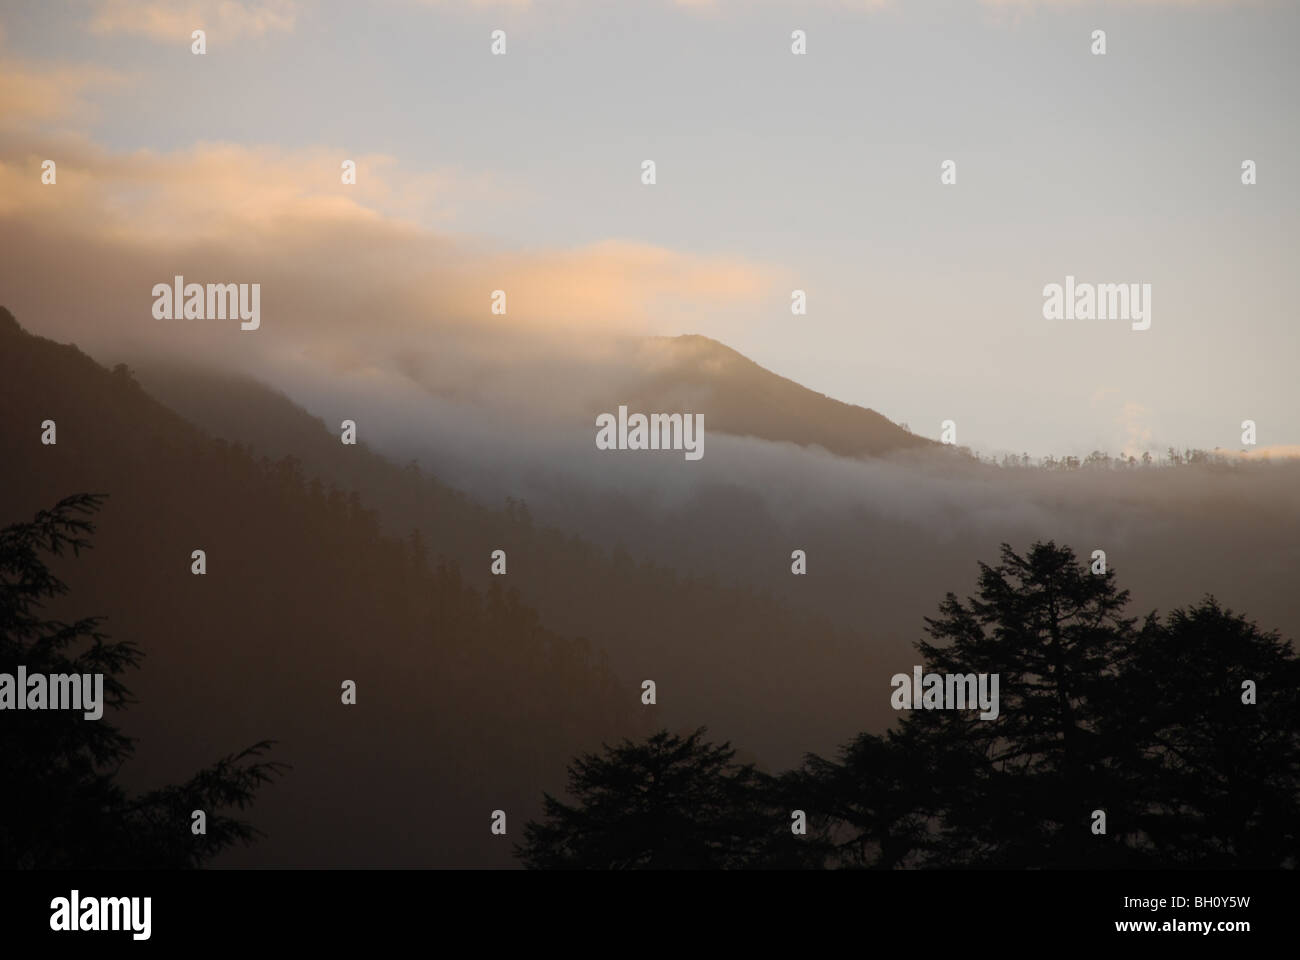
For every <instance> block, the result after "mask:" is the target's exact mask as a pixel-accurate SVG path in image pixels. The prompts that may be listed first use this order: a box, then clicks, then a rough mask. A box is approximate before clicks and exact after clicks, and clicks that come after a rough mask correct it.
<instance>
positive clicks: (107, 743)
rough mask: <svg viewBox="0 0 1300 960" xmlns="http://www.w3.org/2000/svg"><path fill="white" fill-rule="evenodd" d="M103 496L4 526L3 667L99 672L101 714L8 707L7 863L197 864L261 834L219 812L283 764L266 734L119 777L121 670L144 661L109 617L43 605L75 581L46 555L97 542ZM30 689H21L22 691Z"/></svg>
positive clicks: (2, 733) (123, 755)
mask: <svg viewBox="0 0 1300 960" xmlns="http://www.w3.org/2000/svg"><path fill="white" fill-rule="evenodd" d="M103 500H104V498H103V497H102V496H99V495H91V494H80V495H76V496H71V497H67V498H65V499H64V500H61V501H60V502H59V503H58V504H56V505H55V506H54V507H53V508H52V509H50V510H42V511H40V512H39V513H37V515H36V517H35V518H34V519H33V520H32V521H31V522H30V523H17V524H13V525H11V526H9V527H6V528H4V529H3V530H0V673H6V674H9V675H10V676H16V673H17V667H18V666H19V665H22V666H25V667H26V669H27V673H28V675H29V676H30V675H32V674H37V673H40V674H45V675H47V676H48V675H52V674H101V673H102V674H103V678H104V680H103V683H104V688H103V689H104V708H105V714H104V716H103V717H101V718H100V719H98V720H88V719H86V718H85V717H84V715H83V712H79V711H69V710H30V711H29V710H23V711H17V710H5V711H3V712H0V783H3V784H4V787H5V788H4V789H3V790H0V868H4V869H15V868H17V869H76V868H82V869H84V868H106V867H125V868H155V867H161V868H182V867H198V866H202V865H203V864H204V863H206V862H208V861H209V860H210V859H211V858H212V857H213V856H215V855H216V854H217V853H219V852H220V851H221V850H223V849H225V848H227V847H229V846H231V845H233V844H235V843H241V842H242V843H248V842H251V841H252V840H254V839H255V838H256V837H257V836H259V835H260V834H259V833H258V831H257V830H255V829H254V828H253V827H252V826H251V825H250V824H248V823H246V822H245V821H243V820H240V819H236V818H233V817H229V816H226V815H224V814H223V813H222V812H221V811H223V810H230V809H243V808H245V807H246V806H247V805H248V804H249V803H251V802H252V799H253V796H254V793H255V791H256V790H257V788H258V787H259V786H261V785H262V784H264V783H266V782H267V781H269V780H270V779H272V778H273V777H274V776H276V775H278V774H280V773H281V772H283V771H284V770H285V769H287V768H286V767H285V765H284V764H281V763H273V762H265V761H262V760H260V759H258V758H259V757H260V756H261V755H263V754H264V753H265V752H266V751H267V750H268V749H269V748H270V746H271V743H270V741H262V742H260V743H256V744H254V745H253V746H251V747H249V748H248V749H247V750H244V751H243V752H241V753H239V754H236V755H232V756H229V757H226V758H224V759H222V760H221V761H219V762H217V763H216V764H215V765H213V766H212V767H210V768H208V769H205V770H203V771H200V772H199V773H198V774H196V775H195V776H194V777H193V778H192V779H191V780H190V781H188V782H187V783H185V784H181V785H178V786H167V787H163V788H160V789H157V790H152V791H149V792H148V793H145V794H142V795H140V796H136V797H131V796H128V794H127V793H126V791H125V790H124V789H123V788H122V787H121V786H119V785H118V784H117V782H116V781H115V775H116V773H117V770H118V768H119V767H120V766H121V765H122V764H123V763H124V762H125V761H126V760H128V759H129V758H130V757H131V755H132V753H133V752H134V748H135V745H134V741H133V740H132V739H131V738H129V737H127V736H125V735H124V734H123V733H122V732H121V731H120V730H118V728H117V727H116V726H114V725H113V723H112V722H111V721H110V720H109V719H108V713H109V711H110V710H120V709H124V708H125V707H127V706H129V705H130V704H131V703H132V702H134V701H133V698H132V696H131V693H130V691H129V690H128V689H127V687H126V686H125V685H124V684H123V682H122V680H121V679H120V675H121V674H122V673H123V672H125V671H126V670H128V669H130V668H133V667H135V666H137V665H138V664H139V661H140V659H141V657H142V656H143V654H142V652H141V651H140V650H139V648H138V647H136V646H135V644H133V643H132V642H131V641H129V640H111V639H110V638H109V637H108V636H107V635H106V634H105V633H104V632H103V631H102V630H101V629H100V627H101V621H100V620H99V619H98V618H94V617H90V618H85V619H81V620H76V621H74V622H72V623H65V622H63V621H60V620H55V619H49V618H47V617H45V615H44V613H43V607H44V606H45V604H46V602H48V601H50V600H52V599H54V598H56V597H61V596H63V595H64V594H66V593H67V592H68V587H67V585H66V584H65V583H64V582H63V581H62V580H60V579H59V578H58V577H57V576H55V575H54V573H53V572H52V571H51V570H50V568H49V567H48V566H47V564H46V559H45V555H52V556H61V555H64V554H66V553H71V554H72V555H73V556H74V557H75V556H77V555H79V554H80V552H81V551H82V550H84V549H88V548H89V547H90V540H89V535H90V534H91V533H92V532H93V531H94V526H93V524H92V523H91V521H90V520H88V519H86V518H87V516H88V515H90V514H92V513H94V512H95V511H97V510H98V509H99V508H100V507H101V505H102V503H103ZM16 693H17V695H18V696H24V695H25V693H26V692H25V691H16ZM196 809H198V810H204V811H205V812H206V814H207V833H206V835H199V836H195V835H194V834H193V833H192V832H191V829H190V827H191V820H190V814H191V811H193V810H196Z"/></svg>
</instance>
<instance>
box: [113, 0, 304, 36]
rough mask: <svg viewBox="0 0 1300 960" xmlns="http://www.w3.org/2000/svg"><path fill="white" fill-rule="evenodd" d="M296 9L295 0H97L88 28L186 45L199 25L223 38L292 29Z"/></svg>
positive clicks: (262, 34) (295, 17)
mask: <svg viewBox="0 0 1300 960" xmlns="http://www.w3.org/2000/svg"><path fill="white" fill-rule="evenodd" d="M298 8H299V5H298V3H297V2H296V0H99V2H98V3H96V4H95V12H94V16H93V17H92V19H91V21H90V29H91V30H92V31H93V32H95V33H101V34H112V33H125V34H133V35H137V36H144V37H148V38H149V39H151V40H157V41H158V42H160V43H181V44H188V42H189V39H190V34H191V33H192V32H193V31H194V30H196V29H199V28H202V29H204V30H206V31H208V33H209V34H210V35H212V36H216V37H221V38H225V39H231V38H234V37H254V38H256V37H262V36H265V35H266V34H268V33H272V32H274V31H291V30H293V28H294V25H295V23H296V22H297V18H298Z"/></svg>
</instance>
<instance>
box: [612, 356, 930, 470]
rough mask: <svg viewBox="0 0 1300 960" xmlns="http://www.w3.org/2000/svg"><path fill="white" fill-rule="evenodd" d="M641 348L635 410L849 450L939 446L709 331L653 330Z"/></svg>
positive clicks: (854, 453)
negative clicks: (644, 368) (677, 333)
mask: <svg viewBox="0 0 1300 960" xmlns="http://www.w3.org/2000/svg"><path fill="white" fill-rule="evenodd" d="M641 352H642V353H643V354H644V355H645V357H646V358H647V359H648V362H649V365H650V367H651V368H652V370H653V372H652V373H651V374H650V375H648V376H647V377H645V378H644V379H643V380H641V381H640V382H638V383H635V384H632V385H631V401H630V404H629V407H630V409H632V410H645V411H671V410H689V411H692V412H694V411H699V410H707V411H708V417H707V427H708V429H709V430H710V431H717V432H721V433H730V434H734V435H736V436H742V437H757V438H759V439H761V440H777V441H786V442H789V443H796V444H799V445H800V446H805V447H807V446H819V447H823V448H824V449H826V450H829V451H830V452H831V453H835V454H839V455H840V456H844V457H863V456H882V455H885V454H889V453H894V452H896V451H899V450H913V449H929V448H934V447H938V446H939V444H937V443H936V442H935V441H933V440H928V439H926V438H924V437H918V436H916V435H915V434H913V433H910V432H909V431H907V430H904V429H903V428H902V427H900V426H898V425H897V424H895V423H893V422H892V421H890V420H889V419H887V418H886V417H883V416H881V415H880V414H879V413H877V412H876V411H874V410H870V409H868V408H866V407H858V406H854V405H853V404H848V403H843V402H841V401H839V400H835V399H833V398H831V397H828V396H826V395H825V394H821V393H817V392H816V391H814V390H809V389H808V388H807V387H804V386H801V385H800V384H798V383H795V382H794V381H793V380H789V379H787V378H785V377H782V376H778V375H777V374H775V373H772V372H771V371H770V370H767V369H765V368H763V367H760V366H759V365H758V364H757V363H755V362H754V361H752V360H750V359H748V358H747V357H745V356H743V355H742V354H740V353H737V352H736V351H735V350H733V349H731V348H730V347H728V346H726V345H724V344H722V343H719V342H718V341H716V340H712V339H710V338H709V337H703V336H699V335H694V334H692V335H686V336H681V337H654V338H650V339H648V340H646V341H643V343H642V345H641Z"/></svg>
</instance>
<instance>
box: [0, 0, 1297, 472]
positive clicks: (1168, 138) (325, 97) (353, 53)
mask: <svg viewBox="0 0 1300 960" xmlns="http://www.w3.org/2000/svg"><path fill="white" fill-rule="evenodd" d="M198 27H202V28H204V29H205V30H206V32H207V52H206V53H205V54H204V55H203V56H195V55H194V54H192V53H191V49H190V44H191V40H190V31H191V30H192V29H195V28H198ZM497 29H500V30H504V31H505V33H506V53H505V55H504V56H494V55H492V53H491V49H490V47H491V43H492V37H491V35H492V31H493V30H497ZM796 29H799V30H803V31H805V32H806V36H807V53H806V55H803V56H795V55H793V54H792V52H791V32H792V31H793V30H796ZM1098 29H1101V30H1104V31H1105V32H1106V45H1107V50H1106V54H1105V55H1104V56H1097V55H1094V54H1093V53H1092V52H1091V49H1090V48H1091V46H1092V44H1093V39H1092V34H1093V31H1094V30H1098ZM1298 42H1300V6H1297V5H1296V4H1294V3H1281V2H1279V3H1269V2H1230V0H1223V2H1209V0H1206V2H1176V0H1170V2H1158V0H1146V2H1140V0H1127V2H1124V0H1116V2H1110V3H1093V2H1077V3H1072V2H1047V0H983V2H982V0H960V2H958V0H951V2H933V3H930V2H926V3H910V2H901V0H899V2H832V0H826V2H808V3H790V2H787V3H778V2H768V0H753V2H742V0H716V2H712V3H709V2H671V0H628V2H625V3H598V2H594V0H555V2H548V0H532V2H527V0H513V2H500V3H491V2H470V0H442V2H415V0H378V2H375V3H371V4H364V5H363V4H356V3H309V2H289V0H243V2H232V0H222V2H207V0H184V2H162V0H139V2H133V3H127V2H111V0H110V2H67V3H57V4H52V3H47V2H27V0H10V2H7V3H6V4H5V6H4V8H3V10H0V228H3V236H0V252H3V253H4V254H5V260H6V262H7V263H8V264H9V269H8V270H6V269H5V268H4V267H3V266H0V283H2V284H3V286H2V287H0V303H5V304H7V305H9V306H10V307H11V308H13V309H14V311H15V313H16V314H17V315H18V317H19V320H20V321H21V322H23V323H24V324H26V325H28V326H29V328H31V329H34V330H36V331H37V332H44V333H48V334H49V335H61V336H63V337H64V338H66V339H76V340H78V341H79V342H80V341H82V340H85V341H88V342H91V343H94V344H98V345H99V347H100V349H101V350H105V349H110V348H111V346H112V345H113V344H115V343H116V344H121V345H122V346H123V349H125V348H126V345H128V344H135V343H139V342H141V341H147V340H149V339H150V338H155V339H160V340H163V339H167V338H169V337H170V338H172V341H173V346H174V348H175V349H178V350H182V351H184V350H190V351H193V352H196V353H198V352H201V351H205V350H206V349H207V345H206V344H205V342H204V341H201V340H199V339H190V340H186V339H184V338H181V337H179V336H178V335H176V334H174V333H172V332H167V331H160V330H159V329H158V328H157V327H156V326H150V325H149V324H150V318H149V313H148V306H149V301H148V298H147V296H145V294H144V293H143V292H141V293H140V294H139V295H138V296H137V295H136V294H135V293H133V292H132V291H133V290H137V289H139V290H142V291H147V289H148V287H149V286H150V285H151V282H152V281H151V279H150V278H152V279H153V280H166V279H169V278H170V276H171V275H172V273H173V272H181V269H180V268H181V266H183V265H190V266H191V267H192V272H201V271H202V267H203V266H206V265H209V264H226V265H229V272H230V273H231V275H230V276H223V277H211V278H203V279H221V280H239V279H243V278H244V276H245V275H246V274H248V273H249V271H255V270H262V271H263V272H264V273H265V275H266V277H268V278H277V279H279V280H280V282H281V283H282V284H284V285H285V286H286V287H287V286H288V285H293V286H294V288H295V289H294V293H293V298H292V300H291V299H290V297H288V296H284V297H281V298H280V300H279V301H278V303H279V304H280V306H281V308H282V313H283V315H284V316H283V323H282V324H280V325H279V327H278V332H277V327H276V321H272V322H271V328H272V329H271V330H270V334H271V335H270V336H269V337H267V338H265V339H263V340H261V341H258V343H259V344H260V346H259V349H262V350H267V351H272V352H278V353H279V354H280V355H282V356H285V357H287V356H290V355H292V357H293V358H294V361H295V362H302V361H303V359H304V358H308V359H310V360H312V361H313V362H320V363H331V364H336V365H338V366H339V368H340V369H341V370H347V369H355V368H356V366H357V364H359V363H360V364H362V365H367V364H374V363H382V362H389V363H392V362H394V361H393V358H394V357H396V356H398V355H399V354H401V353H402V351H403V350H406V349H409V347H408V346H406V345H409V344H412V343H423V344H424V345H425V346H426V347H429V348H430V349H434V347H430V346H429V345H430V344H432V343H434V342H435V341H439V340H440V338H442V337H445V336H447V335H448V327H447V325H448V324H449V323H451V322H452V320H451V318H454V319H455V324H456V329H458V330H464V329H473V330H475V331H478V332H480V333H483V332H486V335H488V336H491V335H492V334H493V332H494V331H497V332H499V333H500V334H501V336H506V335H507V334H508V335H509V336H511V337H519V336H525V335H528V334H538V335H544V336H549V337H551V338H552V340H553V341H554V342H559V343H562V344H566V345H567V348H570V349H572V350H573V351H574V352H582V351H583V350H584V349H585V347H586V346H588V345H589V344H590V342H592V341H594V340H597V339H599V338H600V337H601V336H602V335H604V334H606V333H646V334H667V335H676V334H682V333H702V334H705V335H708V336H712V337H715V338H717V339H719V340H721V341H723V342H725V343H726V344H728V345H729V346H731V347H734V348H735V349H737V350H739V351H740V352H741V353H743V354H745V355H746V356H748V357H750V358H751V359H753V360H755V361H756V362H758V363H760V364H762V365H763V366H765V367H768V368H769V369H771V370H773V371H775V372H777V373H779V374H781V375H782V376H786V377H789V378H791V379H793V380H796V381H798V382H799V383H802V384H804V385H805V386H808V387H810V388H812V389H814V390H817V391H819V392H822V393H826V394H828V395H830V396H833V397H835V398H837V399H840V400H844V401H847V402H850V403H857V404H861V405H864V406H868V407H871V408H873V409H876V410H879V411H880V412H882V413H883V414H885V415H886V416H888V417H890V418H891V419H893V420H896V421H901V422H906V423H908V424H909V426H910V427H911V429H912V430H914V431H915V432H917V433H920V434H924V435H927V436H932V437H935V438H936V439H937V438H938V436H939V433H940V424H941V422H942V421H943V420H948V419H951V420H953V421H955V423H956V426H957V440H958V442H959V443H961V444H965V445H969V446H972V447H974V448H976V449H980V450H983V451H985V452H995V451H1015V452H1019V451H1026V452H1029V453H1030V454H1032V455H1035V456H1037V455H1043V454H1048V453H1051V454H1056V455H1065V454H1076V455H1082V454H1086V453H1087V452H1088V451H1089V450H1092V449H1094V448H1098V447H1099V448H1102V449H1106V450H1109V451H1111V452H1119V451H1121V450H1123V451H1126V452H1132V453H1138V454H1140V452H1141V451H1142V450H1144V449H1151V450H1153V451H1161V450H1164V449H1165V448H1166V447H1167V446H1171V445H1172V446H1177V447H1180V448H1181V447H1185V446H1191V447H1203V448H1213V447H1216V446H1222V447H1225V448H1228V449H1238V448H1239V447H1240V446H1241V443H1240V434H1241V422H1242V421H1243V420H1244V419H1253V420H1255V421H1256V423H1257V424H1258V431H1259V443H1260V445H1261V446H1274V445H1277V446H1283V445H1288V444H1296V443H1300V423H1297V416H1296V414H1297V410H1300V402H1298V401H1300V386H1298V385H1297V378H1296V375H1295V365H1296V358H1297V353H1298V350H1297V348H1298V347H1300V336H1298V335H1297V333H1296V327H1295V324H1296V320H1297V317H1296V314H1295V309H1294V306H1293V304H1294V297H1293V295H1292V292H1291V277H1292V275H1293V274H1294V264H1295V263H1296V261H1297V255H1298V254H1300V236H1298V234H1297V229H1296V227H1297V225H1298V224H1300V193H1298V191H1297V186H1296V177H1295V172H1294V171H1295V170H1296V169H1297V162H1298V161H1300V156H1298V152H1297V146H1298V142H1297V141H1298V137H1297V124H1296V116H1297V114H1296V110H1295V104H1294V96H1295V91H1296V90H1297V89H1300V75H1298V74H1300V64H1298V62H1297V59H1296V57H1295V56H1294V50H1295V49H1296V47H1297V43H1298ZM48 157H55V158H57V159H58V160H59V161H60V164H59V181H58V185H57V186H55V187H53V188H47V187H45V186H44V185H42V184H40V179H39V178H40V162H41V160H42V159H45V158H48ZM347 158H351V159H354V160H356V161H357V164H358V182H357V184H356V185H355V187H352V186H343V185H341V184H340V182H339V174H338V170H339V164H340V162H341V160H343V159H347ZM645 160H653V161H654V162H655V164H656V175H657V176H656V183H655V184H654V185H653V186H648V185H645V184H643V183H642V182H641V170H642V162H643V161H645ZM946 160H952V161H953V162H954V163H955V164H956V183H955V184H950V185H945V184H943V183H941V182H940V165H941V164H942V163H943V162H944V161H946ZM1243 160H1253V161H1254V162H1255V163H1256V165H1257V178H1258V179H1257V183H1255V184H1254V185H1250V186H1246V185H1243V184H1242V182H1241V176H1242V174H1241V164H1242V161H1243ZM195 265H197V266H195ZM137 272H138V276H137ZM1066 276H1074V277H1076V278H1077V279H1078V280H1079V281H1081V282H1094V283H1149V284H1151V288H1152V305H1151V306H1152V309H1151V327H1150V329H1149V330H1144V331H1134V330H1132V329H1130V325H1129V323H1128V322H1127V321H1124V320H1047V319H1044V316H1043V287H1044V286H1045V285H1046V284H1050V283H1063V282H1064V280H1065V278H1066ZM126 278H130V282H129V284H128V281H127V279H126ZM249 279H257V277H256V276H249ZM132 284H133V285H134V286H132ZM498 287H504V288H505V289H507V290H508V292H509V294H510V298H511V300H510V303H511V309H510V324H511V325H510V326H509V327H505V326H500V325H499V321H497V320H495V319H494V318H492V317H491V316H490V315H489V314H488V310H487V304H488V297H489V294H490V291H491V290H493V289H496V288H498ZM795 289H801V290H804V291H806V294H807V303H808V312H807V314H806V315H803V316H796V315H793V314H792V313H791V310H790V302H791V291H792V290H795ZM266 296H267V297H268V303H269V304H270V306H271V307H274V306H275V305H276V303H277V300H276V299H275V295H274V291H273V290H271V289H269V288H268V291H267V294H266ZM133 298H134V299H133ZM268 309H270V308H269V307H268ZM289 313H293V314H294V318H293V319H292V320H290V319H289V318H288V316H287V314H289ZM271 316H274V311H272V314H271ZM494 324H497V326H494ZM222 342H223V344H225V347H224V349H226V351H227V352H226V354H225V356H226V359H227V360H228V361H229V362H230V363H231V364H232V365H235V366H243V367H245V368H252V367H256V366H257V363H256V362H255V359H256V358H253V357H251V356H250V355H248V350H249V348H248V347H247V346H245V345H244V344H246V343H247V340H245V341H243V342H239V341H237V339H236V338H235V335H232V336H231V337H227V338H226V340H224V341H222ZM377 343H384V344H386V346H385V347H384V348H383V350H379V349H378V348H377V347H375V344H377ZM381 354H382V357H381ZM384 358H386V360H385V359H384ZM261 362H262V364H263V368H265V358H262V361H261Z"/></svg>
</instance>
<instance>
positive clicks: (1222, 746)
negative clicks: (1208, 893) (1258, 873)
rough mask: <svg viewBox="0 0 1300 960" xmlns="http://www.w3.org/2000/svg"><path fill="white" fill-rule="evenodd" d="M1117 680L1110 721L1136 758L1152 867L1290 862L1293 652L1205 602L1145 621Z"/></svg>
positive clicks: (1297, 771) (1294, 767)
mask: <svg viewBox="0 0 1300 960" xmlns="http://www.w3.org/2000/svg"><path fill="white" fill-rule="evenodd" d="M1122 681H1123V682H1122V686H1121V694H1122V696H1121V704H1122V706H1123V709H1122V710H1120V711H1117V712H1116V714H1115V725H1116V726H1117V727H1119V728H1122V729H1120V730H1119V731H1118V732H1119V733H1122V734H1124V735H1127V736H1129V737H1131V738H1132V739H1133V740H1134V742H1135V743H1136V744H1137V746H1138V748H1139V751H1140V758H1141V763H1140V765H1139V766H1138V767H1137V772H1138V773H1139V774H1140V777H1139V780H1140V782H1141V783H1142V784H1144V785H1145V787H1146V790H1145V791H1144V804H1145V805H1144V808H1143V816H1142V817H1141V823H1142V825H1143V828H1144V829H1145V832H1146V838H1145V839H1146V842H1147V843H1149V844H1150V845H1151V847H1152V848H1153V849H1154V851H1155V853H1156V855H1157V856H1158V857H1159V859H1160V861H1161V862H1162V863H1164V864H1167V865H1171V866H1172V865H1195V866H1203V867H1228V866H1234V867H1280V866H1284V867H1295V866H1296V863H1297V859H1298V855H1300V850H1298V844H1297V831H1298V830H1300V660H1298V659H1297V658H1296V656H1295V652H1294V650H1293V649H1292V647H1291V645H1290V644H1289V643H1285V642H1283V641H1282V640H1281V638H1280V637H1279V636H1278V635H1277V634H1276V633H1273V632H1267V633H1266V632H1263V631H1261V630H1260V629H1259V628H1258V627H1257V626H1256V625H1255V624H1253V623H1251V622H1249V621H1247V620H1246V619H1245V618H1244V617H1242V616H1240V615H1238V614H1235V613H1233V612H1232V611H1231V610H1226V609H1224V608H1222V607H1221V606H1219V604H1218V602H1217V601H1216V600H1215V599H1214V598H1213V597H1206V598H1205V599H1204V600H1202V601H1201V602H1200V603H1199V604H1197V605H1195V606H1192V607H1189V608H1186V609H1180V610H1175V611H1173V612H1172V613H1170V614H1169V616H1168V617H1167V618H1166V619H1165V621H1164V622H1163V623H1160V622H1158V621H1156V620H1155V618H1151V619H1149V620H1148V622H1147V624H1146V626H1145V628H1144V629H1143V631H1142V632H1141V636H1140V637H1139V640H1138V643H1137V645H1136V646H1135V648H1134V649H1133V651H1132V653H1131V655H1130V657H1129V659H1128V661H1127V662H1126V664H1125V665H1124V669H1123V671H1122ZM1248 683H1249V684H1253V686H1254V689H1253V691H1252V693H1251V695H1249V696H1248V694H1247V690H1246V686H1247V684H1248ZM1248 699H1251V700H1254V701H1255V702H1253V703H1248V702H1245V701H1246V700H1248Z"/></svg>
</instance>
